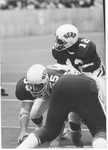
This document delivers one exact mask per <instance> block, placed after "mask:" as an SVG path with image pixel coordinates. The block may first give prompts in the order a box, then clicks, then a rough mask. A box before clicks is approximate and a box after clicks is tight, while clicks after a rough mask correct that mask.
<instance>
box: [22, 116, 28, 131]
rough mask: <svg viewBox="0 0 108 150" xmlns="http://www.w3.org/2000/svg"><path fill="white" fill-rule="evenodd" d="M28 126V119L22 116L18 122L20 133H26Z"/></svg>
mask: <svg viewBox="0 0 108 150" xmlns="http://www.w3.org/2000/svg"><path fill="white" fill-rule="evenodd" d="M28 124H29V118H28V117H26V116H24V117H23V118H22V119H21V120H20V127H21V132H27V130H28Z"/></svg>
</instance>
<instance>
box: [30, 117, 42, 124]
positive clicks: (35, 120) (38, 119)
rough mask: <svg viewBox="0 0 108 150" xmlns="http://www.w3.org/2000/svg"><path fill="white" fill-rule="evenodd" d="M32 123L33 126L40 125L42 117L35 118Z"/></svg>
mask: <svg viewBox="0 0 108 150" xmlns="http://www.w3.org/2000/svg"><path fill="white" fill-rule="evenodd" d="M32 121H33V122H34V123H35V124H41V123H42V121H43V116H41V117H39V118H36V119H32Z"/></svg>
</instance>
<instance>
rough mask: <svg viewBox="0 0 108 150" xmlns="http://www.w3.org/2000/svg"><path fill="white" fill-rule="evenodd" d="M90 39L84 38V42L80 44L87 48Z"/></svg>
mask: <svg viewBox="0 0 108 150" xmlns="http://www.w3.org/2000/svg"><path fill="white" fill-rule="evenodd" d="M89 41H90V40H87V39H82V40H81V42H84V43H80V44H79V46H82V47H83V48H86V46H87V44H88V43H89Z"/></svg>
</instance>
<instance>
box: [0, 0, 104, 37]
mask: <svg viewBox="0 0 108 150" xmlns="http://www.w3.org/2000/svg"><path fill="white" fill-rule="evenodd" d="M104 1H105V0H0V37H12V36H14V37H15V36H26V35H46V34H52V33H55V30H56V28H57V27H58V26H59V25H61V24H64V23H71V24H74V25H75V26H76V27H77V28H78V29H79V31H80V32H89V31H90V32H94V31H95V32H97V31H99V32H101V31H103V30H104V13H103V12H104V11H103V7H104Z"/></svg>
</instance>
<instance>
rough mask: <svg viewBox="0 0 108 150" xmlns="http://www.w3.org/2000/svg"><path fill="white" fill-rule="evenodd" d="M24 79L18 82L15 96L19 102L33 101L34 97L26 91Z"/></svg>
mask: <svg viewBox="0 0 108 150" xmlns="http://www.w3.org/2000/svg"><path fill="white" fill-rule="evenodd" d="M23 81H24V78H22V79H21V80H19V81H18V83H17V84H16V90H15V96H16V98H17V99H18V100H21V101H23V100H33V99H34V98H33V96H32V95H31V93H30V91H27V90H26V84H25V83H24V82H23Z"/></svg>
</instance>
